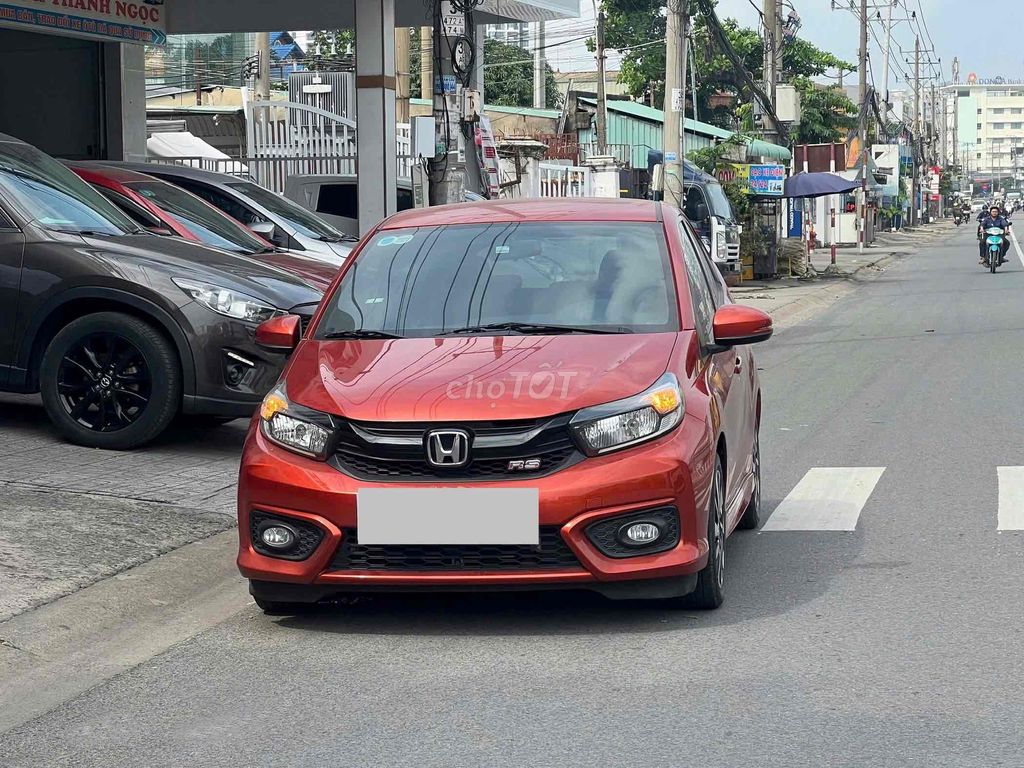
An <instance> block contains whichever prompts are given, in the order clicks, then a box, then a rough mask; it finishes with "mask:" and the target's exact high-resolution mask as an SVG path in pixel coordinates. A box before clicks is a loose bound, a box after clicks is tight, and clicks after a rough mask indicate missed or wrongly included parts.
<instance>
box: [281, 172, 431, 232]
mask: <svg viewBox="0 0 1024 768" xmlns="http://www.w3.org/2000/svg"><path fill="white" fill-rule="evenodd" d="M397 187H398V188H397V198H398V199H397V207H398V210H399V211H407V210H409V209H410V208H412V207H413V206H414V203H413V195H412V180H411V179H399V180H398V184H397ZM284 196H285V197H287V198H288V199H289V200H291V201H293V202H296V203H298V204H299V205H301V206H302V207H303V208H305V209H306V210H307V211H312V212H314V213H316V215H317V216H319V217H320V218H321V219H323V220H324V221H327V222H328V223H330V224H333V225H334V226H335V227H337V228H338V229H340V230H341V231H342V232H349V233H353V234H355V233H358V232H359V193H358V185H357V179H356V177H355V176H354V175H352V174H348V175H345V174H338V175H315V176H289V177H288V178H287V179H286V180H285V184H284Z"/></svg>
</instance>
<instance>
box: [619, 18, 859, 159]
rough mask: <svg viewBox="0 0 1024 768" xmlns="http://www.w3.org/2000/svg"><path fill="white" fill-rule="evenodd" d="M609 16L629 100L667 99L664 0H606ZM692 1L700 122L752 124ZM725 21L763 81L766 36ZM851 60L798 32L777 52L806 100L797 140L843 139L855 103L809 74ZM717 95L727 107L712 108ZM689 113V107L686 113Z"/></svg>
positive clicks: (747, 65) (737, 84) (737, 83)
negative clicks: (727, 101) (727, 98)
mask: <svg viewBox="0 0 1024 768" xmlns="http://www.w3.org/2000/svg"><path fill="white" fill-rule="evenodd" d="M603 7H604V10H605V14H606V17H607V21H606V23H605V42H606V44H607V46H608V47H609V48H611V49H615V50H619V51H622V66H621V67H620V73H619V82H621V83H623V84H624V85H625V86H626V89H627V92H628V93H629V94H630V95H631V96H633V97H634V98H638V99H643V100H645V101H648V100H653V102H654V104H655V105H656V106H659V107H660V106H662V104H663V103H664V96H665V94H664V73H665V47H664V45H661V44H660V41H661V40H664V37H665V6H664V4H663V2H662V0H603ZM696 11H697V9H696V7H691V18H692V20H693V33H692V38H691V39H692V45H693V61H694V63H695V65H696V79H697V91H696V95H695V102H696V107H697V114H698V116H699V117H700V119H701V120H703V121H705V122H710V123H712V124H716V125H719V126H721V127H724V128H732V129H735V128H741V129H746V130H749V129H750V128H752V113H753V110H752V109H751V105H750V100H749V98H745V99H744V98H741V94H743V81H742V79H741V78H740V77H739V75H738V73H737V72H736V71H735V69H734V68H733V66H732V63H731V62H730V61H729V59H728V58H727V57H726V56H725V55H724V54H723V53H722V51H721V50H720V48H719V46H718V44H717V42H716V41H715V40H714V38H713V36H712V35H711V32H710V29H709V28H708V24H707V20H706V18H705V17H704V15H703V14H701V13H697V12H696ZM722 27H723V28H724V30H725V34H726V37H727V38H728V40H729V43H730V45H731V46H732V48H733V50H734V51H735V52H736V54H737V56H738V57H739V59H740V61H741V62H742V64H743V68H744V69H746V70H747V72H749V73H750V75H751V77H752V78H753V79H754V80H755V81H758V82H760V80H761V77H762V69H763V56H764V39H763V38H762V36H761V35H760V34H759V33H758V32H757V30H754V29H750V28H748V27H741V26H740V25H739V23H738V22H736V20H734V19H724V20H723V21H722ZM840 67H842V68H843V69H846V70H852V69H853V66H852V65H851V64H848V63H846V62H844V61H842V60H841V59H839V58H838V57H837V56H835V55H834V54H832V53H830V52H828V51H824V50H822V49H820V48H818V47H817V46H815V45H813V44H812V43H810V42H808V41H806V40H803V39H801V38H792V39H790V40H789V41H788V42H787V43H786V47H785V49H784V50H783V54H782V76H783V80H784V81H786V82H789V83H792V84H793V85H795V86H796V88H797V90H798V91H799V92H800V94H801V96H802V98H803V108H804V118H805V119H808V120H809V122H808V124H807V126H806V127H805V126H804V125H803V121H801V125H800V126H799V127H798V128H797V130H796V135H795V136H794V137H793V138H794V139H795V140H796V141H797V142H800V143H817V142H828V141H832V140H834V139H838V138H841V137H842V136H843V135H845V132H846V131H847V130H848V129H849V128H850V127H851V125H852V124H853V122H854V118H853V117H851V116H852V115H854V114H855V113H856V111H857V108H856V106H855V105H854V104H853V103H852V102H851V101H850V100H849V99H848V98H847V97H846V95H845V94H844V93H842V91H840V90H838V89H822V88H821V87H820V86H819V85H818V84H816V83H815V82H814V81H813V79H812V78H815V77H818V76H820V75H822V74H824V73H826V72H827V71H829V70H832V69H836V68H840ZM719 94H726V95H727V96H731V97H732V104H731V105H729V106H724V105H717V106H712V103H713V99H715V97H716V96H718V95H719ZM691 114H692V111H691Z"/></svg>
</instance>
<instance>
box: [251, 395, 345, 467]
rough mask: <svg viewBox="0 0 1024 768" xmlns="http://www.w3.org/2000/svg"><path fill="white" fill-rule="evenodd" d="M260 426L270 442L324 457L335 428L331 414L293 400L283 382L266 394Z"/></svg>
mask: <svg viewBox="0 0 1024 768" xmlns="http://www.w3.org/2000/svg"><path fill="white" fill-rule="evenodd" d="M318 422H319V423H318ZM260 428H261V429H262V430H263V435H264V436H265V437H266V438H267V439H268V440H270V442H272V443H277V444H278V445H280V446H281V447H282V448H287V449H288V450H289V451H295V453H301V454H302V455H303V456H309V457H310V458H313V459H321V460H322V459H324V458H326V456H327V446H328V443H329V442H330V440H331V431H332V430H331V418H330V416H328V415H327V414H326V413H320V412H318V411H314V410H313V409H311V408H305V407H303V406H297V405H294V404H293V403H290V402H289V401H288V395H287V394H286V393H285V390H284V387H283V386H281V385H278V386H277V387H275V388H274V389H272V390H271V391H270V393H269V394H268V395H267V396H266V397H265V398H263V403H262V405H260Z"/></svg>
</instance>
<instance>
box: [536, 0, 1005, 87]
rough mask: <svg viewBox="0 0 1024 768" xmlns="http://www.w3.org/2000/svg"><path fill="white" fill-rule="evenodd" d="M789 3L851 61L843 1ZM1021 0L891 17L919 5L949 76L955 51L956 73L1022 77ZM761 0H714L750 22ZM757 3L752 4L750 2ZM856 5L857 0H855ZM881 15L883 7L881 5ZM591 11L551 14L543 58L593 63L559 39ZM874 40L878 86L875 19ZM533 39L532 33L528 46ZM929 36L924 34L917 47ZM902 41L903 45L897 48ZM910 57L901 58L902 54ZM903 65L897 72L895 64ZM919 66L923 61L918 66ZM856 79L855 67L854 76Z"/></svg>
mask: <svg viewBox="0 0 1024 768" xmlns="http://www.w3.org/2000/svg"><path fill="white" fill-rule="evenodd" d="M785 2H787V3H791V4H792V6H793V7H794V8H795V9H796V11H797V13H799V14H800V17H801V20H802V22H803V27H802V29H801V30H800V33H799V34H800V36H801V37H803V38H804V39H806V40H809V41H811V42H812V43H814V44H815V45H817V46H818V47H820V48H824V49H826V50H829V51H831V52H832V53H834V54H836V55H837V56H840V57H842V58H844V59H846V60H847V61H851V62H856V61H857V48H858V45H859V33H858V22H857V17H856V16H855V15H854V14H853V13H851V12H850V11H849V10H844V9H843V8H842V7H840V8H838V9H837V10H834V11H833V10H832V7H831V1H830V0H785ZM849 2H850V0H836V3H837V5H839V6H842V5H843V3H846V4H847V5H848V4H849ZM1019 2H1020V0H1008V2H1001V3H996V4H993V5H991V6H988V5H986V4H985V3H977V4H974V3H964V2H962V0H959V1H956V2H955V1H954V0H899V6H898V10H896V11H894V12H893V18H894V19H897V18H898V17H899V16H901V15H902V16H906V15H907V10H906V8H907V6H909V7H910V8H911V9H912V10H915V11H917V15H918V18H919V19H921V18H923V21H924V24H923V26H924V27H926V28H927V32H928V33H929V34H930V36H931V39H932V41H933V42H934V46H935V53H934V54H932V58H933V59H939V58H941V59H942V77H943V80H944V81H948V80H949V79H950V77H951V66H952V61H953V58H954V57H959V59H960V76H961V80H965V79H966V77H967V74H968V73H970V72H974V73H976V74H977V75H978V77H979V78H989V77H1004V78H1006V79H1007V80H1016V81H1024V45H1022V44H1021V43H1022V41H1024V10H1016V9H1014V6H1015V5H1017V4H1018V3H1019ZM883 3H884V0H869V5H874V6H882V5H883ZM761 5H762V0H719V3H718V15H719V18H726V17H732V18H735V19H737V20H739V22H740V23H741V24H743V25H744V26H751V27H753V26H756V25H757V24H758V22H759V15H758V12H757V10H758V9H760V7H761ZM755 6H756V8H755ZM858 7H859V3H858ZM988 7H991V8H992V11H993V12H994V14H995V15H996V17H997V18H998V21H997V23H996V25H995V26H990V25H988V24H986V23H985V21H984V16H985V12H986V9H987V8H988ZM880 12H881V13H882V15H883V17H884V16H885V11H884V10H881V11H880ZM593 24H594V11H593V5H592V2H591V0H582V2H581V4H580V18H579V19H572V20H566V21H558V22H549V23H548V25H547V27H548V31H547V39H546V41H545V42H546V44H548V45H551V44H552V43H564V44H560V45H557V46H556V47H553V48H549V49H548V52H549V53H548V62H549V63H550V64H551V66H552V67H554V68H556V69H559V70H561V71H573V70H575V71H580V70H593V69H594V68H595V64H594V57H593V54H591V53H588V52H587V50H586V48H585V46H584V43H583V42H582V41H578V42H574V43H570V42H564V41H567V40H570V39H571V38H574V37H580V36H581V35H585V34H587V33H588V32H589V33H592V31H593ZM873 27H874V30H875V35H876V36H877V41H876V39H874V38H871V39H869V45H870V59H871V65H870V70H869V72H871V74H873V76H874V77H873V79H874V81H875V84H876V87H878V88H881V87H882V79H883V78H882V73H883V68H882V61H883V53H882V46H881V45H880V42H879V41H882V39H883V37H882V27H881V25H880V24H878V23H877V22H876V23H875V24H874V25H873ZM916 29H917V28H916V26H912V25H911V24H909V23H908V22H905V21H904V22H900V23H894V26H893V40H894V45H893V46H892V58H891V59H890V78H891V79H890V85H889V87H890V89H891V90H899V89H901V88H903V87H905V85H906V84H905V82H904V80H905V77H906V76H907V75H909V74H911V73H912V71H913V64H912V62H913V56H914V34H915V31H916ZM533 45H535V43H534V42H533V40H532V39H531V41H530V44H529V47H533ZM926 47H927V43H926V42H922V48H926ZM900 49H902V52H901V50H900ZM908 58H909V59H910V60H911V64H907V63H906V59H908ZM923 58H924V55H923V56H922V59H923ZM615 64H616V61H615V60H614V58H612V59H611V60H610V61H609V69H611V68H613V66H614V65H615ZM901 70H902V72H901ZM923 71H924V67H922V72H923ZM852 78H853V80H852V82H856V75H853V76H852Z"/></svg>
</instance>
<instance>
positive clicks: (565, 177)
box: [539, 163, 591, 197]
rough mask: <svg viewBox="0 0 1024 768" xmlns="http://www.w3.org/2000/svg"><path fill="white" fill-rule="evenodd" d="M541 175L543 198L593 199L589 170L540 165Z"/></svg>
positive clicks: (568, 166)
mask: <svg viewBox="0 0 1024 768" xmlns="http://www.w3.org/2000/svg"><path fill="white" fill-rule="evenodd" d="M539 173H540V196H541V197H591V191H590V169H589V168H585V167H583V166H579V165H559V164H557V163H540V165H539Z"/></svg>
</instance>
